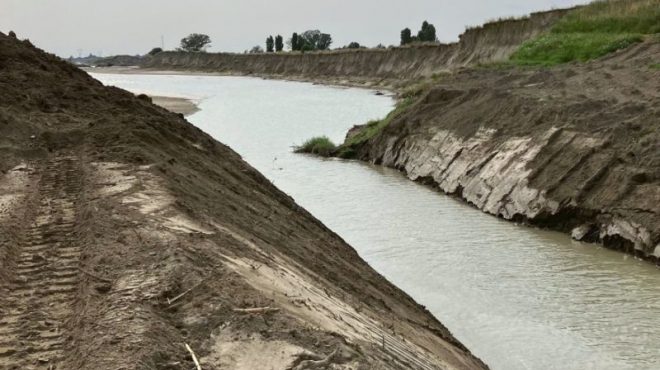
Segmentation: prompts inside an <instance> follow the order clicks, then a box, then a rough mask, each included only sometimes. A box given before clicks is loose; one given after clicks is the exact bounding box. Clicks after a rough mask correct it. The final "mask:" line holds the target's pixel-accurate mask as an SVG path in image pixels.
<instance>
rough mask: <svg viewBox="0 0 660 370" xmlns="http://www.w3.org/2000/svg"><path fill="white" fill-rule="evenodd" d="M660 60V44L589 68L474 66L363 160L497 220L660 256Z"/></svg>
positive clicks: (384, 135) (447, 81)
mask: <svg viewBox="0 0 660 370" xmlns="http://www.w3.org/2000/svg"><path fill="white" fill-rule="evenodd" d="M658 60H660V42H658V41H653V40H649V41H647V42H645V43H642V44H640V45H637V46H634V47H632V48H630V49H627V50H625V51H622V52H618V53H615V54H613V55H611V56H609V57H606V58H604V59H601V60H598V61H595V62H591V63H587V64H584V65H567V66H563V67H555V68H545V69H537V68H523V69H521V68H504V69H497V68H493V69H471V70H464V71H461V72H458V73H455V74H453V75H451V76H447V77H444V78H443V80H442V81H441V82H439V83H437V84H436V85H434V86H433V87H432V88H430V89H429V90H428V91H427V92H426V93H425V95H423V96H422V97H421V99H420V100H419V101H418V102H417V103H416V104H414V105H413V106H412V107H410V108H409V109H407V110H406V112H405V113H404V114H402V115H400V116H399V117H398V118H396V119H394V120H393V121H392V122H391V123H390V124H389V126H387V127H386V128H385V129H384V130H383V131H382V132H381V133H380V134H378V135H377V136H375V137H373V138H372V139H371V140H370V141H369V142H368V143H367V144H366V145H364V146H362V147H361V148H359V149H358V156H359V157H360V158H362V159H365V160H370V161H373V162H376V163H382V164H383V165H386V166H390V167H395V168H398V169H401V170H403V171H405V172H406V173H407V174H408V176H409V177H410V178H411V179H415V180H419V181H424V182H428V183H430V184H433V185H435V186H437V187H438V188H439V189H441V190H442V191H444V192H447V193H451V194H456V195H457V196H459V197H462V198H464V199H465V200H467V201H468V202H470V203H471V204H473V205H475V206H476V207H478V208H479V209H482V210H484V211H486V212H489V213H492V214H494V215H497V216H500V217H503V218H506V219H511V220H516V221H527V222H531V223H533V224H536V225H541V226H545V227H550V228H553V229H557V230H562V231H566V232H569V233H571V234H572V235H573V237H574V238H576V239H579V240H586V241H602V242H603V243H604V244H605V245H606V246H610V247H612V248H617V249H621V250H624V251H627V252H629V253H634V254H636V255H638V256H641V257H644V258H648V259H651V260H656V261H657V260H658V258H659V257H660V70H658V68H657V62H658ZM354 131H355V130H354Z"/></svg>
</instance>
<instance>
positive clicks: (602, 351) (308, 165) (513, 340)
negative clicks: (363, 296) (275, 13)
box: [94, 74, 660, 370]
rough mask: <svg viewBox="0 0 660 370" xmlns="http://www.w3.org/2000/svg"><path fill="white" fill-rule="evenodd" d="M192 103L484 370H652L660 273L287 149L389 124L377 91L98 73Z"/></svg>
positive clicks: (658, 336)
mask: <svg viewBox="0 0 660 370" xmlns="http://www.w3.org/2000/svg"><path fill="white" fill-rule="evenodd" d="M94 77H96V78H98V79H100V80H101V81H103V82H105V83H106V84H112V85H117V86H120V87H123V88H126V89H128V90H131V91H134V92H140V93H148V94H153V95H169V96H182V97H191V98H193V99H198V100H200V108H201V111H200V112H198V113H196V114H194V115H192V116H190V117H189V120H190V121H191V122H192V123H194V124H195V125H197V126H198V127H200V128H201V129H203V130H204V131H206V132H208V133H209V134H211V135H212V136H214V137H215V138H216V139H218V140H219V141H221V142H223V143H225V144H227V145H229V146H231V147H232V148H233V149H234V150H236V151H237V152H238V153H240V154H241V155H242V156H243V157H244V158H245V159H246V160H247V161H248V162H249V163H250V164H252V165H253V166H254V167H256V168H257V169H258V170H259V171H261V172H262V173H263V174H264V175H266V176H267V177H268V178H269V179H271V180H272V181H273V183H274V184H275V185H276V186H278V187H279V188H280V189H282V190H283V191H285V192H287V193H288V194H290V195H291V196H292V197H293V198H294V199H295V200H296V201H297V202H298V203H299V204H301V205H302V206H303V207H305V208H306V209H308V210H309V211H310V212H311V213H312V214H314V215H315V216H316V217H318V218H319V219H320V220H321V221H323V223H325V224H326V225H327V226H328V227H330V228H331V229H332V230H334V231H335V232H337V233H338V234H339V235H340V236H341V237H343V238H344V239H345V240H346V241H347V242H348V243H350V244H351V245H352V246H353V247H354V248H355V249H356V250H357V251H358V252H359V253H360V255H361V256H362V257H363V258H364V259H365V260H366V261H367V262H369V263H370V264H371V265H372V266H373V267H374V268H375V269H376V270H378V271H379V272H380V273H381V274H383V275H384V276H385V277H387V278H388V279H389V280H390V281H392V282H393V283H395V284H396V285H397V286H399V287H400V288H401V289H403V290H405V291H406V292H407V293H408V294H410V295H411V296H412V297H413V298H415V299H416V300H417V301H418V302H420V303H421V304H423V305H425V306H427V307H428V309H429V310H430V311H431V312H433V313H434V314H435V316H436V317H438V319H439V320H440V321H442V322H443V323H444V324H445V325H446V326H447V327H448V328H449V329H450V330H451V331H452V332H453V333H454V335H455V336H456V337H457V338H458V339H459V340H460V341H462V342H463V343H464V344H465V345H466V346H467V347H468V348H470V350H472V352H473V353H475V354H476V355H477V356H478V357H480V358H481V359H483V360H484V361H485V362H486V363H487V364H489V365H490V366H491V367H492V368H493V369H498V370H499V369H501V370H516V369H539V370H545V369H561V370H570V369H575V370H583V369H599V370H600V369H612V370H615V369H616V370H619V369H659V368H660V362H659V360H658V359H660V271H658V269H657V268H656V267H654V266H652V265H650V264H648V263H646V262H642V261H638V260H635V259H634V258H632V257H628V256H626V255H623V254H620V253H618V252H613V251H609V250H606V249H603V248H600V247H598V246H595V245H591V244H584V243H579V242H575V241H572V240H570V239H569V238H568V237H567V236H565V235H562V234H559V233H555V232H546V231H540V230H535V229H532V228H529V227H524V226H518V225H515V224H512V223H509V222H506V221H501V220H498V219H497V218H495V217H492V216H489V215H486V214H483V213H481V212H480V211H478V210H476V209H473V208H471V207H469V206H467V205H465V204H464V203H461V202H459V201H457V200H455V199H453V198H451V197H448V196H445V195H442V194H440V193H437V192H435V191H433V190H431V189H429V188H427V187H425V186H422V185H418V184H415V183H413V182H411V181H409V180H407V179H406V178H405V177H403V176H402V175H401V174H400V173H398V172H396V171H393V170H390V169H386V168H382V167H377V166H372V165H368V164H365V163H361V162H354V161H343V160H335V159H331V160H323V159H318V158H314V157H310V156H306V155H296V154H293V153H291V146H292V145H294V144H299V143H301V142H303V141H304V140H305V139H307V138H309V137H312V136H316V135H327V136H329V137H330V138H331V139H333V140H334V141H335V142H341V141H342V139H343V136H344V134H345V133H346V130H347V129H348V128H349V127H351V126H352V125H354V124H360V123H364V122H366V121H368V120H370V119H375V118H381V117H383V116H385V115H386V114H387V113H388V112H389V111H390V110H391V109H392V107H393V101H392V99H391V98H389V97H384V96H376V95H375V94H374V92H373V91H368V90H362V89H344V88H333V87H327V86H315V85H312V84H306V83H294V82H283V81H265V80H260V79H253V78H242V77H218V76H165V75H145V76H143V75H105V74H103V75H101V74H97V75H94Z"/></svg>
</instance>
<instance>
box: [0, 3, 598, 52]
mask: <svg viewBox="0 0 660 370" xmlns="http://www.w3.org/2000/svg"><path fill="white" fill-rule="evenodd" d="M587 2H589V1H588V0H326V1H317V0H316V1H315V0H179V1H170V0H0V31H2V32H4V33H7V32H8V31H10V30H14V31H15V32H16V33H17V34H18V36H19V38H29V39H30V40H31V41H32V42H33V43H34V44H35V45H37V46H39V47H40V48H42V49H45V50H47V51H50V52H53V53H56V54H58V55H60V56H64V57H68V56H70V55H75V56H77V55H78V54H79V53H82V54H83V55H86V54H89V53H99V52H101V53H103V55H112V54H144V53H145V52H147V51H149V50H150V49H151V48H153V47H156V46H160V44H161V36H162V37H163V38H164V40H165V48H166V49H173V48H175V47H177V46H178V44H179V40H180V39H181V38H182V37H184V36H186V35H187V34H189V33H192V32H197V33H206V34H208V35H209V36H211V39H212V41H213V43H212V47H211V48H210V49H209V50H210V51H239V52H240V51H243V50H245V49H249V48H251V47H252V46H254V45H257V44H260V45H261V44H263V43H264V40H265V38H266V36H268V35H270V34H272V35H276V34H281V35H283V36H284V37H285V39H287V38H289V37H290V35H291V33H292V32H294V31H298V32H301V31H305V30H308V29H320V30H321V31H323V32H326V33H330V34H331V35H332V37H333V39H334V43H333V47H338V46H343V45H345V44H348V43H349V42H351V41H357V42H359V43H360V44H363V45H368V46H373V45H377V44H378V43H383V44H385V45H390V44H398V42H399V33H400V30H401V29H402V28H404V27H410V28H411V29H412V30H413V32H416V31H417V30H418V29H419V26H420V24H421V22H422V21H424V20H428V21H429V22H431V23H433V24H434V25H435V26H436V29H437V34H438V38H439V39H440V40H441V41H445V42H449V41H455V40H457V38H458V35H459V34H460V33H461V32H463V31H464V29H465V27H466V26H472V25H479V24H481V23H483V22H484V21H487V20H489V19H493V18H498V17H506V16H518V15H525V14H529V13H530V12H533V11H538V10H547V9H551V8H558V7H567V6H571V5H576V4H583V3H587Z"/></svg>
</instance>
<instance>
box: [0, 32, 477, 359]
mask: <svg viewBox="0 0 660 370" xmlns="http://www.w3.org/2000/svg"><path fill="white" fill-rule="evenodd" d="M0 171H1V172H0V294H1V295H2V297H3V299H2V300H0V368H3V369H38V368H39V369H53V368H57V369H107V368H113V369H120V368H121V369H146V368H150V369H154V368H155V369H191V368H194V364H193V362H192V355H191V352H190V350H191V351H192V352H193V353H194V354H195V356H196V357H197V358H198V359H199V360H200V362H201V365H202V368H204V369H217V368H233V369H256V368H275V369H285V368H286V369H312V368H335V369H342V368H343V369H348V368H353V369H355V368H360V369H371V368H399V369H409V368H420V369H436V368H442V369H445V368H446V369H482V368H485V367H486V366H485V365H483V364H482V363H481V362H480V361H479V360H478V359H476V358H474V357H473V356H472V355H471V354H470V352H469V351H468V350H467V349H465V348H464V347H463V346H462V345H461V344H460V343H458V342H457V341H456V339H454V338H453V337H452V335H451V334H450V333H449V332H448V330H447V329H446V328H444V327H443V325H442V324H441V323H440V322H438V321H437V320H436V319H435V318H434V317H433V316H432V315H431V314H429V313H428V312H427V311H426V310H425V309H424V308H423V307H421V306H419V305H417V304H416V303H415V302H414V301H413V300H412V299H411V298H410V297H408V296H407V295H406V294H405V293H403V292H402V291H400V290H399V289H397V288H396V287H394V286H393V285H391V284H390V283H388V282H387V281H386V280H385V279H384V278H383V277H381V276H380V275H379V274H377V273H376V272H375V271H374V270H373V269H371V268H370V267H369V266H368V265H367V264H366V263H365V262H363V261H362V260H361V259H360V258H359V256H358V255H357V253H356V252H355V251H354V250H353V249H352V248H351V247H350V246H348V245H347V244H346V243H345V242H343V241H342V240H341V239H340V238H339V237H338V236H337V235H335V234H334V233H332V232H331V231H330V230H328V229H327V228H325V227H324V226H323V225H322V224H321V223H320V222H319V221H317V220H316V219H314V218H313V217H312V216H311V215H310V214H308V213H307V212H306V211H305V210H303V209H301V208H300V207H299V206H297V205H296V204H295V203H294V202H293V200H292V199H291V198H289V197H288V196H287V195H285V194H284V193H282V192H280V191H279V190H278V189H276V188H275V187H274V186H273V185H272V184H271V183H270V182H269V181H268V180H267V179H265V178H264V177H263V176H262V175H261V174H259V173H258V172H257V171H256V170H254V169H253V168H252V167H250V166H249V165H248V164H247V163H245V162H244V161H243V160H242V159H241V158H240V157H239V156H238V155H237V154H236V153H234V152H233V151H232V150H231V149H229V148H228V147H226V146H224V145H222V144H220V143H218V142H217V141H215V140H214V139H212V138H211V137H210V136H208V135H206V134H205V133H203V132H201V131H200V130H199V129H197V128H195V127H194V126H193V125H191V124H190V123H188V122H186V121H185V120H184V119H183V118H182V117H181V116H180V115H177V114H174V113H170V112H168V111H166V110H165V109H163V108H160V107H158V106H155V105H153V104H152V103H151V102H150V101H149V99H148V98H142V99H140V98H137V97H135V96H133V95H132V94H130V93H128V92H126V91H123V90H120V89H117V88H112V87H104V86H102V85H101V83H99V82H98V81H95V80H93V79H92V78H90V77H89V76H88V75H87V74H86V73H84V72H83V71H80V70H79V69H77V68H75V67H74V66H72V65H70V64H68V63H66V62H64V61H61V60H59V59H57V58H56V57H54V56H50V55H47V54H45V53H43V52H41V51H39V50H37V49H35V48H33V47H32V46H31V45H29V44H28V43H26V42H20V41H18V40H16V39H13V38H10V37H7V36H5V35H3V34H0ZM186 345H188V346H189V349H190V350H189V349H188V347H186Z"/></svg>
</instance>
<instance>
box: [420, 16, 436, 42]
mask: <svg viewBox="0 0 660 370" xmlns="http://www.w3.org/2000/svg"><path fill="white" fill-rule="evenodd" d="M417 39H418V40H419V41H422V42H424V41H427V42H435V41H437V38H436V36H435V26H433V25H432V24H430V23H429V22H427V21H424V22H423V23H422V29H420V30H419V32H418V33H417Z"/></svg>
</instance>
